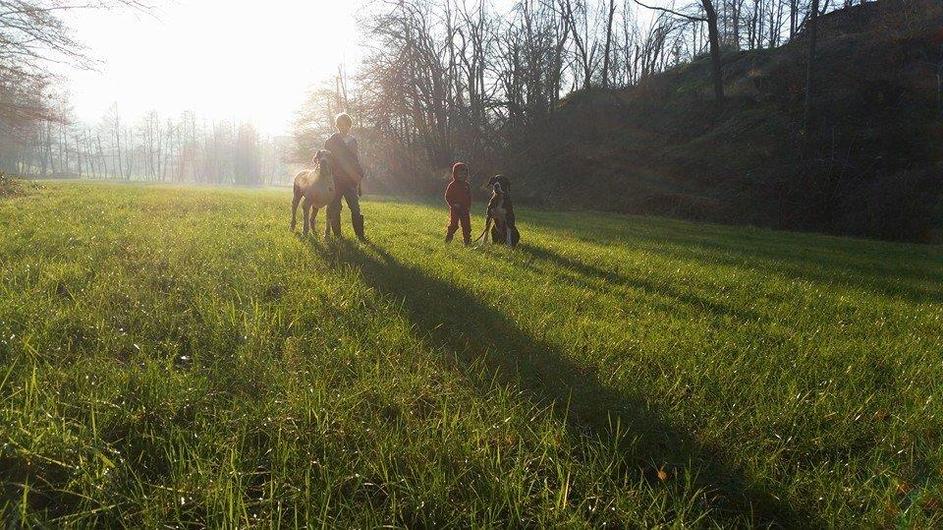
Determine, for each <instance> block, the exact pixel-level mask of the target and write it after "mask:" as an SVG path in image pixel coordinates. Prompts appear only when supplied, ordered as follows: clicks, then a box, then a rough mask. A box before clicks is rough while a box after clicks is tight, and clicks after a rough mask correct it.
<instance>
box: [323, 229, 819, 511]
mask: <svg viewBox="0 0 943 530" xmlns="http://www.w3.org/2000/svg"><path fill="white" fill-rule="evenodd" d="M314 248H315V251H317V252H319V253H321V254H322V256H323V257H324V259H325V260H326V261H327V262H328V263H329V264H331V266H333V267H352V268H354V269H356V270H359V271H360V273H361V275H362V278H363V281H364V282H365V283H366V284H367V285H369V286H370V287H371V288H373V289H375V290H376V291H377V292H378V293H380V294H381V295H383V296H386V297H390V298H391V299H393V300H397V301H400V300H402V301H403V305H402V307H403V309H404V310H405V311H406V313H407V316H408V317H409V318H410V319H411V320H412V322H413V323H414V324H415V325H416V326H417V328H418V329H420V330H424V331H427V332H428V334H429V335H428V338H429V340H431V341H433V343H435V344H438V345H440V346H442V347H443V348H444V349H446V350H448V351H452V352H454V353H455V355H456V356H458V358H459V359H460V360H462V361H464V362H468V363H471V362H473V361H478V360H482V361H484V362H485V364H486V366H488V368H489V369H490V370H491V371H492V372H494V373H495V374H497V376H498V377H499V378H501V379H502V380H503V381H504V382H509V383H516V382H520V383H521V384H522V385H523V386H524V389H525V390H527V391H529V392H530V394H531V397H532V399H533V400H534V401H535V402H536V403H539V404H542V405H548V404H553V405H554V408H555V409H556V410H566V412H567V414H566V418H567V422H568V427H569V428H570V429H571V431H572V432H573V433H574V434H575V435H577V436H585V435H589V436H593V437H597V438H599V439H602V440H608V441H611V440H612V437H613V436H614V433H613V432H612V427H611V426H612V425H615V424H616V422H617V421H618V422H619V424H621V425H622V426H623V428H624V429H627V430H628V432H629V433H630V435H632V436H635V437H637V440H638V442H637V443H636V444H635V445H632V446H631V448H629V447H626V449H630V450H631V451H632V452H631V453H629V454H627V455H626V460H627V461H628V462H629V463H630V464H633V465H638V466H641V467H643V468H647V469H652V465H653V464H654V465H660V464H662V463H669V464H676V465H686V464H687V463H688V462H691V463H693V464H694V466H695V467H696V468H697V470H698V471H699V473H698V478H697V481H698V482H697V483H696V484H695V486H696V487H699V488H703V489H705V490H707V491H710V492H712V494H713V496H712V497H711V503H712V508H714V509H715V510H716V511H715V512H714V516H715V517H717V518H718V519H719V522H724V521H726V522H728V523H733V522H735V521H737V520H739V519H738V518H742V517H751V518H753V520H754V522H755V523H757V524H760V525H774V526H778V525H785V526H790V527H792V526H809V525H816V519H815V518H814V517H813V515H812V514H810V513H806V512H803V511H801V510H799V509H797V508H796V507H794V506H791V505H789V504H788V503H785V502H783V501H780V500H778V499H777V498H775V497H774V496H773V495H772V494H771V493H770V492H769V491H767V490H766V489H765V488H764V487H763V485H758V484H757V482H756V481H755V480H751V479H749V478H748V477H747V476H746V475H745V473H744V472H743V471H742V470H740V469H738V468H737V467H736V466H734V465H732V464H731V463H730V462H729V461H727V459H725V458H724V456H723V455H724V451H723V450H722V448H720V447H706V446H704V445H701V444H699V443H698V442H697V441H696V440H695V438H694V437H693V436H692V435H691V434H690V433H688V432H686V431H685V430H683V429H680V428H678V427H676V426H674V425H672V424H671V423H670V422H668V421H667V420H666V419H665V418H664V417H663V415H662V414H661V413H660V412H659V411H658V410H657V409H655V408H653V407H651V406H650V405H649V403H648V402H647V401H646V400H645V399H644V398H643V396H640V395H636V394H632V393H622V392H618V391H616V390H614V389H612V388H610V387H609V386H607V385H606V384H604V383H603V382H602V381H601V380H600V379H599V378H598V376H597V375H596V374H595V373H594V371H593V370H589V369H586V368H585V367H583V366H580V365H579V364H578V363H576V362H574V361H573V360H571V359H569V358H568V357H567V356H566V355H565V354H564V352H562V351H560V350H559V349H557V348H556V347H555V346H553V345H552V344H549V343H547V342H545V341H543V340H541V339H540V338H539V337H533V336H531V335H529V334H528V333H526V332H525V331H523V330H522V329H520V328H518V327H517V326H515V325H514V323H513V322H512V321H511V320H510V319H508V318H507V317H506V316H505V315H503V314H502V313H501V312H499V311H497V310H496V309H494V308H492V307H489V306H488V305H486V304H484V303H482V302H481V301H480V300H479V299H478V297H477V296H476V295H475V294H474V293H472V292H470V291H468V290H466V289H464V288H462V287H460V286H457V285H453V284H451V283H448V282H446V281H443V280H440V279H438V278H435V277H432V276H430V275H428V274H426V273H425V272H423V271H422V269H420V268H418V267H415V266H412V265H409V264H406V263H403V262H400V261H398V260H397V259H396V258H394V257H393V256H391V255H390V254H389V253H387V252H386V251H385V250H383V249H382V248H380V247H378V246H376V245H370V248H371V249H372V252H367V251H365V250H364V249H363V248H361V247H359V246H357V245H353V244H350V243H347V242H344V241H341V242H338V243H336V244H332V245H329V246H327V247H324V248H322V247H320V246H315V247H314ZM374 254H375V255H374ZM623 472H627V473H632V472H633V471H632V470H623ZM816 526H817V525H816Z"/></svg>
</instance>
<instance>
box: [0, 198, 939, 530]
mask: <svg viewBox="0 0 943 530" xmlns="http://www.w3.org/2000/svg"><path fill="white" fill-rule="evenodd" d="M44 186H45V188H43V189H39V190H32V191H30V192H29V193H28V194H27V195H22V196H15V197H11V198H3V199H0V443H2V447H0V512H2V516H0V521H6V523H7V524H6V525H11V524H12V525H17V524H20V523H22V524H25V525H39V524H45V525H47V526H54V527H55V526H61V525H64V524H67V523H71V524H74V525H77V526H95V527H110V526H128V527H174V526H187V527H201V526H209V527H235V526H239V527H246V526H252V527H269V526H302V525H306V524H307V525H308V526H318V527H322V526H323V527H362V528H367V527H375V526H381V525H393V526H397V527H413V528H421V527H430V526H462V527H469V526H479V527H480V526H499V527H508V526H511V527H515V526H516V527H536V526H567V527H584V526H585V527H589V526H593V527H598V526H602V525H603V524H607V525H609V526H614V527H632V526H644V527H656V526H713V525H777V526H788V527H797V526H798V527H812V526H833V527H848V526H877V525H881V526H898V525H899V526H905V527H933V526H938V525H940V524H943V481H941V473H943V448H941V447H943V249H941V248H940V247H921V246H908V245H895V244H887V243H878V242H869V241H858V240H849V239H841V238H834V237H823V236H815V235H798V234H789V233H781V232H770V231H765V230H753V229H744V228H729V227H720V226H712V225H698V224H692V223H684V222H678V221H669V220H662V219H647V218H634V217H621V216H614V215H602V214H577V213H553V212H537V211H527V210H522V211H521V212H520V213H519V217H520V218H521V222H520V226H521V229H522V233H523V245H522V247H521V248H519V249H517V250H516V251H509V250H507V249H503V248H485V249H479V248H472V249H465V248H462V247H461V246H460V245H453V246H451V247H446V246H444V245H443V244H442V243H441V239H442V235H443V227H444V223H445V211H444V209H443V208H441V207H438V206H436V207H431V206H428V205H420V204H404V203H398V202H393V201H375V200H374V201H368V202H367V203H366V204H365V206H364V212H365V214H366V217H367V228H368V234H369V237H370V243H369V244H361V243H357V242H354V241H345V242H339V243H331V244H325V243H323V242H321V241H320V240H318V239H315V238H311V239H309V240H300V239H299V238H298V237H297V236H295V235H292V234H291V233H290V232H289V231H288V230H287V227H288V220H289V218H288V214H289V212H288V202H289V197H288V191H287V190H283V191H251V190H223V189H219V190H217V189H209V188H191V189H187V188H173V187H156V186H154V187H148V186H130V185H127V186H124V185H106V184H91V183H52V184H44ZM480 206H481V205H477V206H476V207H475V210H476V211H478V210H480V209H481V208H480ZM345 214H346V211H345ZM321 221H322V222H323V212H322V218H321ZM473 222H474V223H475V228H476V229H475V232H476V234H475V235H477V231H478V230H480V228H481V222H482V220H481V218H480V217H478V218H475V219H473ZM345 225H346V228H347V235H348V236H350V235H351V233H350V229H349V220H346V219H345ZM6 525H5V526H6Z"/></svg>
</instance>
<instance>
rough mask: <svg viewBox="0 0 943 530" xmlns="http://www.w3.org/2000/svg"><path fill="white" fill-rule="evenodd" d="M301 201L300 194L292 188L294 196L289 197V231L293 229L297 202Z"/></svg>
mask: <svg viewBox="0 0 943 530" xmlns="http://www.w3.org/2000/svg"><path fill="white" fill-rule="evenodd" d="M299 202H301V194H300V193H298V189H297V188H296V189H295V190H294V197H293V198H292V199H291V231H292V232H294V231H295V219H296V218H297V216H298V203H299Z"/></svg>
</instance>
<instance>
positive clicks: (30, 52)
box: [0, 0, 291, 185]
mask: <svg viewBox="0 0 943 530" xmlns="http://www.w3.org/2000/svg"><path fill="white" fill-rule="evenodd" d="M119 8H120V9H131V10H135V11H139V12H141V13H142V14H144V15H145V16H147V15H148V13H149V11H150V9H151V8H150V7H149V4H148V3H145V2H141V1H139V0H90V1H87V2H78V3H68V2H61V1H59V0H0V171H2V172H6V173H9V174H14V175H21V176H29V177H88V178H99V179H120V180H146V181H158V182H199V183H220V184H250V185H251V184H261V183H273V182H274V181H286V180H287V173H288V171H289V170H288V168H287V165H286V163H285V162H284V159H285V158H286V156H285V153H288V152H289V151H290V149H291V145H290V144H291V142H290V140H289V139H279V138H274V139H273V138H265V137H262V136H261V135H260V134H259V133H258V132H257V131H256V129H255V128H254V127H253V126H252V125H251V124H247V123H232V122H229V121H216V122H207V121H205V120H202V119H200V118H199V117H198V116H197V115H196V114H194V113H192V112H185V113H183V114H182V115H180V116H178V117H173V118H171V117H165V116H161V115H159V114H158V113H157V112H150V113H148V114H147V115H145V116H144V117H143V118H141V119H137V120H134V121H131V120H127V119H125V118H124V117H123V116H122V115H121V114H120V113H119V112H118V108H117V106H115V107H113V108H112V109H111V110H110V111H109V112H108V114H107V115H106V116H104V117H103V118H102V119H101V120H100V122H99V123H97V124H93V125H89V124H83V123H80V122H79V121H78V120H76V119H74V117H73V116H72V112H71V109H70V108H69V102H68V98H67V97H65V96H62V95H61V94H60V93H59V92H58V86H57V84H58V83H57V78H56V77H55V76H54V75H53V73H52V72H51V71H50V65H52V64H57V63H60V64H61V63H65V64H69V65H72V66H73V67H75V68H94V67H95V66H96V63H95V60H94V58H93V57H90V56H88V55H87V53H86V50H85V48H84V47H83V46H82V44H81V43H80V42H78V41H76V40H75V39H74V38H73V36H72V34H71V33H70V31H69V27H68V24H67V18H68V14H69V13H70V12H72V11H74V10H76V9H99V10H101V9H119Z"/></svg>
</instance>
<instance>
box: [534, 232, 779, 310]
mask: <svg viewBox="0 0 943 530" xmlns="http://www.w3.org/2000/svg"><path fill="white" fill-rule="evenodd" d="M518 250H519V251H520V252H522V253H524V254H525V255H528V256H531V257H533V258H534V259H536V260H540V261H544V262H547V263H549V264H550V265H552V266H553V268H554V269H555V270H564V271H573V272H575V273H576V274H575V275H570V276H568V277H567V279H568V280H570V281H572V282H575V283H578V284H580V285H581V286H583V287H585V288H588V289H593V290H598V287H597V286H594V285H590V284H588V283H587V282H585V281H584V280H582V278H593V279H595V280H598V281H601V282H605V283H607V284H609V285H611V286H623V287H631V288H634V289H639V290H641V291H645V292H646V293H648V294H651V295H654V296H656V297H660V298H667V299H670V300H672V303H677V304H684V305H687V306H691V307H692V308H694V309H697V310H700V311H707V312H709V313H712V314H714V315H716V316H728V317H731V318H734V319H737V320H740V321H743V322H750V321H758V320H761V319H762V318H763V317H762V316H761V315H760V314H759V313H756V312H755V311H751V310H749V309H744V308H735V307H731V306H729V305H727V304H724V303H721V302H717V301H714V300H711V299H710V298H708V297H706V296H701V295H699V294H697V293H695V292H692V291H690V290H681V289H678V288H677V287H674V286H672V285H670V284H659V283H656V282H653V281H649V280H646V279H644V278H642V277H629V276H625V275H623V274H620V273H618V272H616V271H614V270H605V269H601V268H599V267H596V266H594V265H591V264H589V263H584V262H582V261H577V260H575V259H572V258H568V257H566V256H564V255H562V254H558V253H557V252H554V251H553V250H550V249H549V248H545V247H541V246H536V245H533V244H526V245H520V246H519V247H518Z"/></svg>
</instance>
